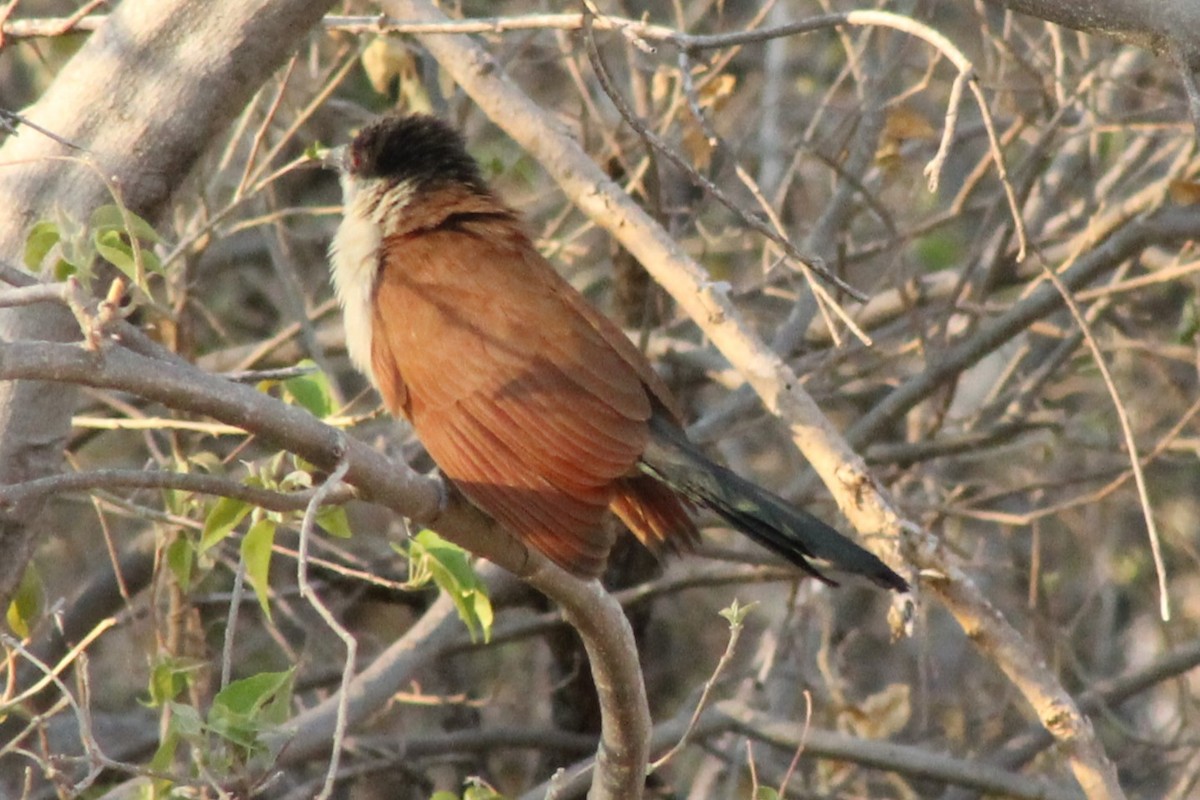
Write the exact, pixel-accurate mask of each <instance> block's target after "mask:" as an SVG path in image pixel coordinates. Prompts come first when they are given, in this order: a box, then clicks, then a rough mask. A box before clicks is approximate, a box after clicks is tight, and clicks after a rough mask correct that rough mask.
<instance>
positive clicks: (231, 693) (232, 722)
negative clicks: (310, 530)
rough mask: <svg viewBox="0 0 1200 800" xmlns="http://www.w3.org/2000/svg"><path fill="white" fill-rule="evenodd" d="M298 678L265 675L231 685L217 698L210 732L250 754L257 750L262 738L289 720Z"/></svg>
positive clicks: (290, 673)
mask: <svg viewBox="0 0 1200 800" xmlns="http://www.w3.org/2000/svg"><path fill="white" fill-rule="evenodd" d="M294 674H295V673H294V671H293V670H285V671H283V672H261V673H259V674H258V675H251V676H250V677H249V678H243V679H242V680H238V681H234V682H232V683H230V684H229V685H228V686H226V687H225V688H224V689H222V690H221V691H220V692H218V693H217V696H216V697H214V698H213V704H212V708H211V709H210V710H209V712H208V726H209V728H210V729H211V730H212V731H213V732H214V733H216V734H217V735H219V736H221V737H223V738H225V739H227V740H229V741H231V742H233V743H235V744H237V745H240V746H241V747H244V748H246V749H247V750H255V749H257V748H258V745H259V735H260V734H261V733H262V732H263V731H265V730H267V729H269V728H271V727H274V726H275V725H278V724H280V723H282V722H283V721H284V720H286V719H287V714H288V706H289V704H290V702H291V694H292V681H293V677H294Z"/></svg>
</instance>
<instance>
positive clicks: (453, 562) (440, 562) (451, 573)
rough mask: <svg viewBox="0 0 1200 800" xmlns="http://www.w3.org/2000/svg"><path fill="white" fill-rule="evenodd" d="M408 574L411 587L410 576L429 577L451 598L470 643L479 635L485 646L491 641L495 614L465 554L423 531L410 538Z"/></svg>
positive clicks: (458, 548)
mask: <svg viewBox="0 0 1200 800" xmlns="http://www.w3.org/2000/svg"><path fill="white" fill-rule="evenodd" d="M414 567H415V569H414ZM409 571H410V583H411V582H412V579H413V576H415V575H422V574H428V575H429V576H431V577H432V578H433V582H434V583H436V584H437V585H438V587H439V588H440V589H441V590H442V591H444V592H445V593H446V594H447V595H449V596H450V599H451V600H453V601H454V607H455V609H456V610H457V611H458V616H459V618H461V619H462V621H463V622H464V623H465V624H466V626H467V632H468V633H469V634H470V635H471V640H472V641H475V637H476V634H477V633H479V632H482V633H483V640H484V641H485V642H487V641H489V640H490V639H491V636H492V620H493V618H494V614H493V611H492V604H491V601H490V599H488V597H487V586H486V585H485V584H484V583H483V582H482V581H480V580H479V577H478V576H477V575H476V574H475V570H474V569H472V567H471V562H470V559H469V557H468V554H467V551H466V550H463V549H462V548H461V547H459V546H458V545H456V544H453V543H451V542H448V541H446V540H445V539H443V538H442V537H440V536H438V535H437V534H436V533H434V532H433V531H431V530H428V529H426V530H423V531H421V532H420V533H418V534H417V535H416V536H414V537H413V539H412V543H411V545H410V547H409Z"/></svg>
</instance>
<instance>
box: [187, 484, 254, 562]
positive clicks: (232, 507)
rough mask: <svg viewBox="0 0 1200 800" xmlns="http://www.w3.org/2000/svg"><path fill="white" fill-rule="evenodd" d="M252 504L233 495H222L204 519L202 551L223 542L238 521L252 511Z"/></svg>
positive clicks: (201, 540) (201, 536) (201, 539)
mask: <svg viewBox="0 0 1200 800" xmlns="http://www.w3.org/2000/svg"><path fill="white" fill-rule="evenodd" d="M251 508H252V506H251V505H250V504H249V503H247V502H245V501H242V500H235V499H233V498H232V497H222V498H220V499H219V500H217V502H216V503H215V504H214V505H213V507H212V510H211V511H209V512H208V517H207V518H206V519H205V520H204V533H202V534H201V535H200V552H201V553H203V552H204V551H205V550H207V549H208V548H210V547H212V546H213V545H215V544H218V543H220V542H222V541H223V540H224V539H225V537H226V536H228V535H229V534H230V533H232V532H233V529H234V528H236V527H237V526H238V523H239V522H241V521H242V520H243V519H245V517H246V515H247V514H249V513H250V510H251Z"/></svg>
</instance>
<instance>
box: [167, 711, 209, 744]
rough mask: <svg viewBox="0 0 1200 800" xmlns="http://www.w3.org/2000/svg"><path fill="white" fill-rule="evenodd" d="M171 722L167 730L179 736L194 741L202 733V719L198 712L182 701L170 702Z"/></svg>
mask: <svg viewBox="0 0 1200 800" xmlns="http://www.w3.org/2000/svg"><path fill="white" fill-rule="evenodd" d="M170 709H171V723H170V725H169V726H168V731H171V732H174V733H176V734H178V735H179V736H180V737H181V738H183V739H187V740H189V741H196V740H197V739H199V738H200V737H201V736H202V735H203V734H204V721H203V720H201V719H200V712H198V711H196V709H194V708H192V707H191V706H189V705H185V704H183V703H171V704H170Z"/></svg>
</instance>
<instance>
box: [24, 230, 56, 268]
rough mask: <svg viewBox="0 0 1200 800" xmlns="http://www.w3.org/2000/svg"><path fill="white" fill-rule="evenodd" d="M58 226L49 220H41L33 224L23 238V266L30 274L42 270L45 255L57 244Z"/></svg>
mask: <svg viewBox="0 0 1200 800" xmlns="http://www.w3.org/2000/svg"><path fill="white" fill-rule="evenodd" d="M58 240H59V233H58V225H57V224H56V223H54V222H52V221H51V220H48V219H43V220H40V221H38V222H36V223H34V225H33V227H32V228H30V229H29V235H28V236H26V237H25V266H26V267H27V268H28V269H29V270H31V271H32V272H37V271H38V270H40V269H41V268H42V261H43V260H44V259H45V258H46V254H47V253H49V252H50V250H51V249H53V248H54V245H56V244H58Z"/></svg>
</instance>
